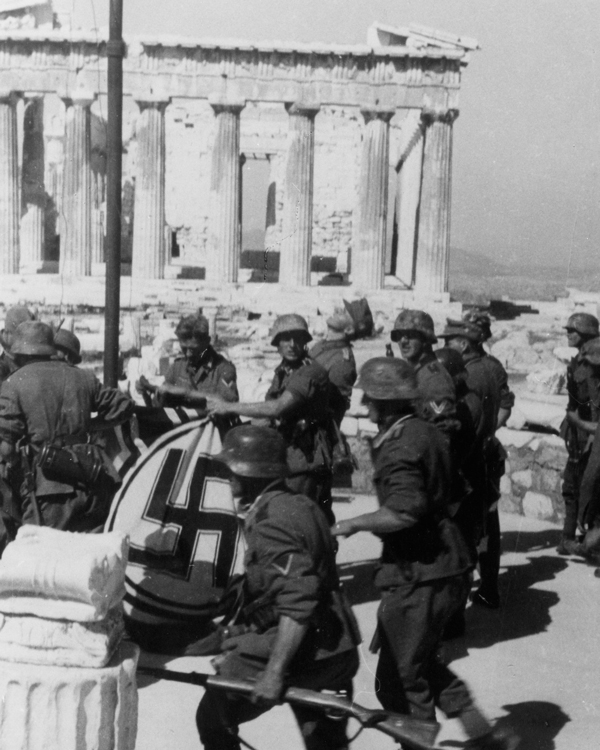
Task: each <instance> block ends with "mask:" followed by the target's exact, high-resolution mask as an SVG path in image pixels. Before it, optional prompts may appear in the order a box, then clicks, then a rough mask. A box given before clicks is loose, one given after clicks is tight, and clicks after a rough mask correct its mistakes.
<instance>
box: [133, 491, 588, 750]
mask: <svg viewBox="0 0 600 750" xmlns="http://www.w3.org/2000/svg"><path fill="white" fill-rule="evenodd" d="M374 503H375V501H374V499H373V498H372V497H367V496H357V497H355V498H353V499H352V500H351V501H350V502H338V503H336V504H335V512H336V515H337V517H338V518H344V517H349V516H352V515H358V514H359V513H362V512H367V511H368V510H370V509H374V507H375V505H374ZM501 523H502V529H503V548H504V550H505V552H504V555H503V557H502V570H501V594H502V599H503V606H502V608H501V609H499V610H496V611H491V610H485V609H481V608H479V607H470V608H469V609H468V611H467V635H466V636H465V637H464V638H461V639H458V640H456V641H453V642H452V643H451V644H450V645H449V646H448V647H447V648H446V657H447V658H448V659H450V660H452V663H453V669H455V670H456V672H457V673H458V674H459V675H460V676H461V677H463V678H464V679H465V680H466V681H467V682H468V684H469V685H470V687H471V688H472V690H473V693H474V695H475V696H476V699H477V701H478V703H479V704H480V706H481V708H482V709H483V710H484V711H485V712H486V713H487V714H488V715H489V716H490V717H491V718H493V719H498V720H499V721H500V722H501V723H502V724H510V725H511V726H512V727H514V728H515V730H516V731H517V732H518V733H519V734H520V735H521V737H522V738H523V740H522V743H521V745H520V750H594V748H597V747H598V736H599V734H600V705H599V704H598V699H597V697H598V694H599V693H600V664H599V659H598V652H599V649H598V645H597V644H598V630H599V625H600V580H598V579H596V578H594V575H593V571H594V569H593V567H591V566H588V565H587V564H586V563H585V562H583V561H578V560H575V559H570V558H562V557H559V556H558V555H557V554H556V552H555V549H554V548H555V546H556V543H557V541H558V537H559V530H558V528H557V527H556V526H554V525H552V524H549V523H546V522H542V521H536V520H533V519H529V518H524V517H522V516H517V515H509V514H505V515H503V516H502V518H501ZM377 555H378V542H377V540H376V539H375V538H374V537H372V536H371V535H369V534H357V535H355V536H354V537H352V538H350V539H348V540H344V541H342V543H341V547H340V552H339V554H338V561H339V563H340V565H341V571H342V576H343V578H344V579H345V582H346V588H347V589H348V591H349V594H350V595H351V597H352V600H353V601H354V602H356V604H355V612H356V614H357V616H358V619H359V623H360V626H361V630H362V633H363V637H364V641H365V643H364V644H363V645H362V647H361V669H360V672H359V674H358V676H357V678H356V680H355V691H356V692H355V698H356V700H357V702H359V703H362V704H363V705H366V706H369V707H373V708H375V707H378V703H377V700H376V699H375V696H374V694H373V671H374V668H375V664H376V657H374V656H373V655H372V654H370V653H369V652H368V644H369V642H370V639H371V637H372V634H373V627H374V622H375V612H376V608H377V601H376V592H375V591H374V589H373V587H372V585H371V583H370V576H371V571H372V567H373V561H374V560H375V559H376V558H377ZM142 661H143V663H151V664H154V665H163V664H164V665H168V666H169V667H170V668H173V669H181V670H187V671H193V670H198V671H202V670H205V669H207V668H209V661H208V659H205V658H192V657H188V658H182V659H167V658H162V657H159V656H156V655H153V656H150V655H146V654H145V655H143V656H142ZM139 685H140V693H139V695H140V713H139V730H138V742H137V749H138V750H165V749H166V748H177V750H188V749H189V750H194V749H195V748H198V749H199V748H200V743H199V740H198V738H197V734H196V729H195V725H194V714H195V710H196V706H197V704H198V700H199V698H200V696H201V689H200V688H194V687H193V686H189V685H181V684H177V683H172V682H169V683H167V682H150V681H148V680H147V679H146V678H140V680H139ZM440 718H441V720H442V722H443V726H442V731H441V732H440V735H439V737H438V743H437V747H439V748H460V747H462V744H463V741H464V736H463V735H462V733H461V729H460V727H459V726H458V724H457V722H455V721H447V720H445V719H443V717H440ZM356 729H357V727H356V726H353V724H352V723H351V726H350V730H351V732H353V731H356ZM241 736H242V737H243V738H244V739H245V740H246V741H247V742H249V743H250V744H251V745H253V746H254V747H255V748H256V750H281V748H285V750H301V748H302V742H301V739H300V736H299V733H298V730H297V728H296V726H295V724H294V720H293V717H292V715H291V712H290V710H289V708H288V707H287V706H278V707H276V708H275V709H273V710H272V711H270V712H269V713H267V714H265V715H263V716H261V717H260V718H259V719H257V720H256V721H254V722H252V723H250V724H247V725H244V726H243V728H242V731H241ZM351 747H352V748H353V750H375V748H376V749H377V750H391V748H393V747H395V745H394V743H393V742H392V741H391V740H390V739H389V738H387V737H385V736H384V735H382V734H380V733H378V732H376V731H375V730H365V731H363V732H362V733H361V734H360V736H359V737H358V738H357V739H356V741H355V742H353V743H352V745H351Z"/></svg>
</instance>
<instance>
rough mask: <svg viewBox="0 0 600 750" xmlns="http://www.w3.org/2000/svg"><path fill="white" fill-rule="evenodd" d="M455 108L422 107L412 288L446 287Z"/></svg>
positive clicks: (428, 290)
mask: <svg viewBox="0 0 600 750" xmlns="http://www.w3.org/2000/svg"><path fill="white" fill-rule="evenodd" d="M457 115H458V112H457V110H454V109H452V110H448V111H445V112H437V111H427V110H425V111H423V114H422V118H423V123H424V125H425V145H424V149H423V174H422V178H421V201H420V204H419V226H418V243H417V258H416V279H415V290H416V291H419V292H426V293H434V294H437V293H442V292H447V291H448V270H449V260H450V255H449V251H450V201H451V181H452V123H453V122H454V120H455V119H456V117H457Z"/></svg>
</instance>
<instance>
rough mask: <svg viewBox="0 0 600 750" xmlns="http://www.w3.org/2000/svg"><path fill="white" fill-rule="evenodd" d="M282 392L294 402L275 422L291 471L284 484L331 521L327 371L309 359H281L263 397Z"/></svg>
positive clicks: (329, 416) (273, 395) (271, 396)
mask: <svg viewBox="0 0 600 750" xmlns="http://www.w3.org/2000/svg"><path fill="white" fill-rule="evenodd" d="M285 391H288V392H289V393H291V394H292V395H293V396H294V397H295V399H296V401H297V403H296V405H295V407H294V408H293V410H292V412H291V413H289V414H285V416H283V417H282V418H281V419H280V420H279V424H278V425H277V429H278V430H279V432H280V433H281V434H282V435H283V437H284V439H285V441H286V444H287V446H288V449H287V462H288V466H289V468H290V472H291V477H290V478H289V479H288V480H287V482H288V485H289V487H290V489H292V490H293V491H294V492H297V493H299V494H303V495H307V496H308V497H310V498H311V499H313V500H315V501H316V502H317V503H318V504H319V505H320V506H321V507H322V508H323V510H324V511H325V512H326V514H327V515H328V517H329V518H330V520H331V521H332V520H333V514H332V512H331V491H330V488H331V466H332V435H331V429H330V427H331V424H330V423H331V419H332V416H331V411H330V408H329V378H328V376H327V372H326V370H325V369H324V368H323V367H321V365H319V364H317V363H316V362H312V361H311V360H310V359H305V360H304V361H303V363H302V364H301V366H300V367H296V368H292V367H290V366H289V365H287V364H286V363H285V361H283V362H281V364H280V365H279V366H278V367H277V368H276V370H275V375H274V377H273V382H272V383H271V386H270V388H269V390H268V391H267V394H266V396H265V400H266V401H270V400H274V399H277V398H279V397H280V396H281V395H282V394H283V393H284V392H285Z"/></svg>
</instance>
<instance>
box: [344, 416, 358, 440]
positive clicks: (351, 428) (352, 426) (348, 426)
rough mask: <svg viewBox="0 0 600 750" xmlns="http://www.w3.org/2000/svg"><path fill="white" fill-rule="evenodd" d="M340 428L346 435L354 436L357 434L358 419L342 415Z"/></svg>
mask: <svg viewBox="0 0 600 750" xmlns="http://www.w3.org/2000/svg"><path fill="white" fill-rule="evenodd" d="M341 430H342V432H343V433H344V435H345V436H346V437H356V436H357V435H358V420H357V419H354V417H344V419H343V420H342V424H341Z"/></svg>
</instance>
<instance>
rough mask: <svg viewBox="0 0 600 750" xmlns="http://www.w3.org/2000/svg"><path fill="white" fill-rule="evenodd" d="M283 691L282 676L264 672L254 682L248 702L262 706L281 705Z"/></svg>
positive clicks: (276, 673) (267, 671)
mask: <svg viewBox="0 0 600 750" xmlns="http://www.w3.org/2000/svg"><path fill="white" fill-rule="evenodd" d="M284 690H285V685H284V682H283V675H281V674H279V673H278V672H270V671H269V670H265V671H264V672H262V673H261V674H260V675H259V677H258V679H257V680H256V683H255V685H254V689H253V690H252V693H251V695H250V700H251V701H252V703H259V704H261V705H263V706H274V705H275V704H276V703H281V698H282V696H283V693H284Z"/></svg>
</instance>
